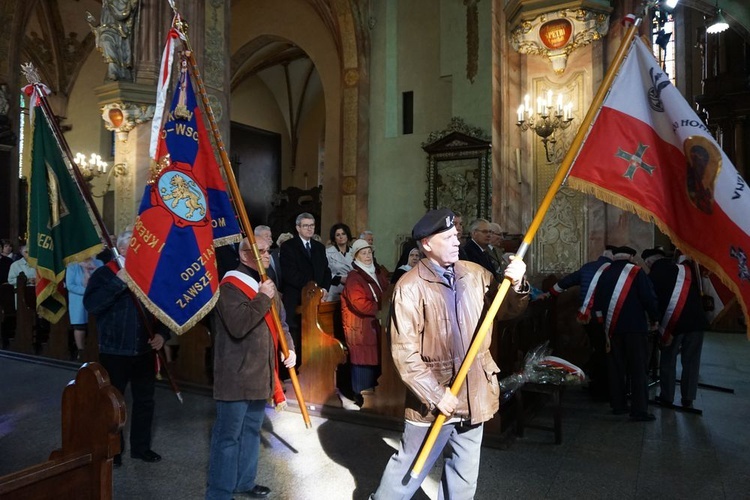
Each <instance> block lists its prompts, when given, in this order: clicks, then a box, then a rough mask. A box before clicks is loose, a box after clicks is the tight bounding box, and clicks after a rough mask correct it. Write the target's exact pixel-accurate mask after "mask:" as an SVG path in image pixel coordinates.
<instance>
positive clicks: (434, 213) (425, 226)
mask: <svg viewBox="0 0 750 500" xmlns="http://www.w3.org/2000/svg"><path fill="white" fill-rule="evenodd" d="M453 217H454V215H453V212H452V211H451V210H450V209H448V208H440V209H437V210H430V211H429V212H427V213H426V214H424V215H423V216H422V218H421V219H419V221H417V223H416V224H414V229H412V230H411V237H412V238H414V239H415V240H417V241H419V240H421V239H422V238H427V237H428V236H432V235H433V234H437V233H442V232H443V231H447V230H448V229H450V228H452V227H453Z"/></svg>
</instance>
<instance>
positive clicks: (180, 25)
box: [175, 16, 312, 429]
mask: <svg viewBox="0 0 750 500" xmlns="http://www.w3.org/2000/svg"><path fill="white" fill-rule="evenodd" d="M176 19H177V21H176V22H175V28H177V30H178V31H179V32H180V33H181V34H182V37H181V39H182V42H183V44H184V45H185V52H186V56H187V58H188V61H189V62H190V68H191V71H192V73H193V78H195V82H196V84H197V85H198V93H199V94H200V96H201V101H202V102H203V107H204V109H205V110H206V115H207V116H208V122H209V123H210V125H211V132H212V133H213V136H214V142H215V143H216V147H217V148H218V150H219V155H220V157H221V166H222V168H223V170H224V174H225V177H226V181H227V186H228V188H229V192H230V193H231V195H232V200H233V202H234V207H235V210H236V211H237V216H238V217H239V219H240V225H241V226H242V230H243V231H244V232H245V235H246V236H247V239H248V241H249V242H250V248H252V250H253V255H254V257H255V261H256V263H257V267H258V273H260V278H261V281H266V280H268V279H269V278H268V275H267V274H266V270H265V268H264V267H263V263H262V261H261V258H260V252H259V251H258V245H257V244H256V242H255V233H254V232H253V227H252V225H251V224H250V219H249V218H248V216H247V210H245V204H244V203H243V202H242V193H240V188H239V187H238V185H237V179H236V178H235V176H234V171H233V170H232V165H231V163H230V161H229V156H227V152H226V148H225V147H224V141H223V140H222V138H221V132H219V126H218V125H217V123H216V118H215V117H214V112H213V109H212V108H211V103H210V102H209V101H208V96H207V95H206V88H205V87H204V85H203V78H202V77H201V73H200V70H199V69H198V65H197V63H196V61H195V55H194V54H193V51H192V49H191V47H190V42H189V40H188V37H187V33H186V24H185V23H184V22H182V21H181V20H180V19H181V18H180V17H179V16H177V17H176ZM292 312H293V311H292ZM271 313H272V314H271V316H272V317H273V321H274V325H275V326H276V329H277V331H278V332H279V347H280V348H281V352H282V353H283V354H284V358H286V357H287V356H289V347H288V345H287V342H286V337H285V336H284V329H283V328H282V326H281V319H280V316H279V311H278V308H277V307H276V301H271ZM300 355H302V353H300ZM289 377H290V378H291V380H292V387H293V388H294V394H295V396H296V397H297V403H298V404H299V409H300V412H301V413H302V418H303V420H304V421H305V427H306V428H308V429H309V428H311V427H312V423H311V422H310V415H309V414H308V412H307V406H306V405H305V399H304V397H303V395H302V388H301V387H300V385H299V380H298V378H297V371H296V369H294V368H291V369H290V370H289Z"/></svg>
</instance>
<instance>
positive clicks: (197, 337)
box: [172, 323, 211, 385]
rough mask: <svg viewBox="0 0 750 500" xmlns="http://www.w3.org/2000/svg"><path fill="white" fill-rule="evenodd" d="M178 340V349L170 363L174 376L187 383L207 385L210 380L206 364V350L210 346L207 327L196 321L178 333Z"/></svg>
mask: <svg viewBox="0 0 750 500" xmlns="http://www.w3.org/2000/svg"><path fill="white" fill-rule="evenodd" d="M172 335H175V334H174V333H172ZM178 342H179V343H180V344H179V349H178V351H177V356H176V359H175V360H174V362H173V363H172V366H173V367H174V370H173V375H174V376H175V378H176V379H177V380H178V381H181V382H187V383H189V384H197V385H209V384H210V383H211V380H210V378H209V373H208V367H207V366H206V352H207V351H208V349H209V347H211V336H210V335H209V333H208V329H207V328H206V327H205V326H204V325H203V324H202V323H198V324H197V325H195V326H194V327H193V328H191V329H190V330H188V331H187V332H185V333H184V334H183V335H180V336H179V337H178Z"/></svg>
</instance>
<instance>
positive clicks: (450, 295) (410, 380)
mask: <svg viewBox="0 0 750 500" xmlns="http://www.w3.org/2000/svg"><path fill="white" fill-rule="evenodd" d="M412 237H413V238H414V239H415V240H416V241H417V242H418V245H419V247H420V249H421V250H422V252H423V253H424V255H425V258H424V259H422V260H421V261H420V262H419V263H418V264H417V265H416V266H415V267H414V268H412V269H411V270H410V271H408V272H407V273H406V274H405V275H404V276H403V277H402V278H401V279H400V280H399V281H398V283H397V284H396V288H395V290H394V294H393V300H392V302H391V304H392V306H391V314H390V317H391V320H390V336H391V354H392V355H393V361H394V363H395V365H396V369H397V370H398V372H399V374H400V375H401V378H402V379H403V381H404V383H405V384H406V386H407V387H408V388H409V391H408V392H407V395H406V411H405V418H406V422H405V426H404V434H403V436H402V438H401V443H400V446H399V449H398V451H397V452H396V453H395V454H394V455H393V456H392V457H391V459H390V461H389V462H388V465H387V466H386V469H385V471H384V472H383V477H382V478H381V480H380V486H379V487H378V489H377V491H376V492H375V494H374V495H373V497H372V498H374V499H378V500H386V499H387V500H392V499H408V498H411V497H412V496H413V495H414V493H415V492H416V490H417V489H418V488H419V486H420V485H421V483H422V481H423V480H424V478H425V476H426V475H427V473H428V472H429V471H430V469H431V468H432V466H433V464H434V463H435V460H436V459H437V458H438V457H439V456H440V455H441V454H442V452H443V448H444V447H445V445H446V444H450V445H451V449H452V452H451V455H450V456H449V457H447V458H446V460H445V467H444V469H443V474H442V477H441V480H440V489H441V496H440V497H441V498H446V499H448V498H473V496H474V492H475V491H476V487H477V476H478V474H479V455H480V447H481V443H482V433H483V424H484V422H486V421H487V420H489V419H491V418H492V416H493V415H494V414H495V413H496V412H497V410H498V408H499V406H500V390H499V387H498V381H497V373H498V372H499V371H500V369H499V368H498V366H497V365H496V364H495V362H494V361H493V359H492V356H491V355H490V352H489V347H490V342H491V336H489V335H488V336H487V337H486V338H485V340H484V342H483V344H482V346H481V348H480V350H479V353H478V355H477V357H476V360H475V361H474V363H473V364H472V366H471V368H470V369H469V372H468V375H467V377H466V381H465V383H464V385H463V387H462V388H461V391H460V392H459V394H458V396H457V397H456V396H454V395H453V394H452V393H451V392H450V388H449V387H450V384H451V382H452V381H453V378H454V377H455V376H456V373H457V372H458V370H459V368H460V366H461V362H462V361H463V359H464V357H465V355H466V352H467V351H468V349H469V345H470V343H471V339H472V338H473V336H474V334H475V332H476V330H477V326H478V325H479V322H480V321H481V320H482V318H483V316H484V313H485V309H486V307H485V306H486V305H487V304H488V303H489V302H491V300H492V297H493V296H494V293H495V292H496V290H497V283H496V282H495V280H494V279H493V277H492V273H490V272H489V271H488V270H486V269H484V268H483V267H482V266H480V265H478V264H474V263H473V262H467V261H459V260H458V250H459V241H458V236H457V231H456V228H455V226H454V223H453V212H451V211H450V210H448V209H441V210H432V211H430V212H428V213H427V214H426V215H425V216H424V217H422V218H421V219H420V220H419V222H417V224H416V225H415V226H414V229H413V230H412ZM525 272H526V265H525V264H524V263H523V261H521V260H518V261H513V262H511V264H509V265H508V267H507V268H506V270H505V276H506V277H508V278H509V279H510V280H511V281H512V283H513V288H512V291H511V292H509V293H508V296H507V297H506V299H505V301H504V303H503V306H502V307H501V309H500V314H499V315H498V316H499V319H506V318H508V317H512V316H514V315H517V314H520V313H521V312H522V311H523V310H524V308H525V307H526V304H527V303H528V300H527V299H526V296H527V293H528V289H529V286H528V283H526V281H525V279H524V274H525ZM438 412H440V413H442V414H444V415H445V417H446V422H445V425H443V427H442V430H441V432H440V434H439V436H438V438H437V440H436V442H435V446H434V447H433V448H432V452H431V453H430V455H429V457H428V458H427V461H426V463H425V465H424V468H423V469H422V473H421V474H420V476H419V477H418V478H411V477H410V475H409V472H410V468H411V466H412V465H413V462H414V459H415V457H416V456H417V453H418V452H419V449H420V447H421V445H422V442H423V441H424V438H425V436H426V435H427V433H428V431H429V426H430V424H431V422H432V421H433V420H434V419H435V416H436V415H437V414H438Z"/></svg>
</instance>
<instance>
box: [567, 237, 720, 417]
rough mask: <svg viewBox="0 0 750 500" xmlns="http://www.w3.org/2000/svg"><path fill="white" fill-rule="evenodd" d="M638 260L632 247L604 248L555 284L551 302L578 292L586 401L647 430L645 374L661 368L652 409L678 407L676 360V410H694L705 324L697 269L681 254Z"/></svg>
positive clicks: (645, 255) (654, 251)
mask: <svg viewBox="0 0 750 500" xmlns="http://www.w3.org/2000/svg"><path fill="white" fill-rule="evenodd" d="M636 255H637V251H636V250H635V249H633V248H631V247H629V246H619V247H618V246H610V245H608V246H607V247H606V248H605V250H604V252H603V253H602V255H601V256H600V257H599V258H597V259H596V260H594V261H592V262H588V263H586V264H584V265H583V266H582V267H581V268H580V269H579V270H578V271H576V272H574V273H572V274H569V275H567V276H565V277H563V278H562V279H561V280H559V281H558V282H557V283H556V284H555V285H554V287H553V289H552V294H554V295H558V294H560V293H562V292H563V291H564V290H566V289H568V288H571V287H573V286H576V285H577V286H579V287H580V304H581V306H580V308H579V310H578V319H579V321H580V322H581V323H582V324H584V327H585V329H586V333H587V335H588V337H589V344H590V346H591V350H592V354H591V358H590V360H589V365H588V367H587V368H588V369H587V371H588V376H589V380H590V383H589V389H590V391H591V396H592V397H593V398H595V399H598V400H608V401H609V403H610V406H611V409H612V413H613V414H615V415H625V414H628V415H629V416H630V419H631V420H635V421H644V422H649V421H653V420H655V416H654V415H653V414H652V413H650V412H649V411H648V404H649V373H650V372H651V371H652V370H653V369H655V367H657V366H658V379H659V394H658V395H657V396H656V401H657V403H659V404H660V405H662V406H665V407H668V408H673V407H675V404H674V393H675V382H676V364H677V356H678V354H680V355H681V360H682V376H681V383H680V390H681V396H682V398H681V401H680V403H681V404H680V405H679V406H680V407H682V408H688V409H689V408H692V407H693V402H694V400H695V397H696V392H697V388H698V376H699V371H700V357H701V349H702V345H703V335H704V332H705V331H706V330H707V329H708V327H709V322H708V320H707V318H706V312H705V310H704V306H703V301H702V300H701V274H700V271H699V268H698V266H697V265H696V264H695V263H694V262H692V261H690V260H689V259H687V258H685V256H684V255H680V253H679V252H677V253H676V254H675V255H674V256H673V257H672V258H669V257H668V256H667V253H666V251H665V250H664V249H663V248H661V247H655V248H649V249H646V250H644V251H643V252H642V253H641V259H642V261H643V263H644V266H643V267H641V266H639V265H637V264H636V262H635V257H636ZM628 396H629V398H628ZM628 399H629V402H628Z"/></svg>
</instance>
